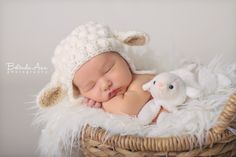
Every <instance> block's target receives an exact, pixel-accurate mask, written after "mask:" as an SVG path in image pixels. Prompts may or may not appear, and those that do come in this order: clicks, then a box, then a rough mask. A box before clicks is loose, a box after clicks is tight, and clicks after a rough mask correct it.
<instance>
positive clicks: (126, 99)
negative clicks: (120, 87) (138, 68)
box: [102, 74, 154, 116]
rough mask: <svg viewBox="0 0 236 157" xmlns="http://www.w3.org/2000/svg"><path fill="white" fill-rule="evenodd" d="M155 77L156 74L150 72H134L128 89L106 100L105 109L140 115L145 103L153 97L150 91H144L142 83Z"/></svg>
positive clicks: (112, 111)
mask: <svg viewBox="0 0 236 157" xmlns="http://www.w3.org/2000/svg"><path fill="white" fill-rule="evenodd" d="M153 77H154V75H149V74H134V75H133V80H132V82H131V83H130V85H129V87H128V89H127V91H126V92H125V93H124V94H122V95H117V96H115V97H114V98H112V99H111V100H109V101H107V102H104V103H103V104H102V106H103V109H104V110H105V111H107V112H111V113H118V114H128V115H130V116H136V115H138V113H139V111H140V110H141V109H142V107H143V105H144V104H145V103H146V102H147V101H148V100H149V99H150V98H151V95H150V93H149V92H145V91H143V89H142V85H143V84H144V83H146V82H148V81H150V80H151V79H152V78H153Z"/></svg>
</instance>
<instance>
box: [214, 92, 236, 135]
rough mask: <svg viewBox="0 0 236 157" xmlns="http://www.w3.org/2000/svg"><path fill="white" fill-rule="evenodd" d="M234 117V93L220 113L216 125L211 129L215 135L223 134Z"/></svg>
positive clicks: (235, 97) (235, 112)
mask: <svg viewBox="0 0 236 157" xmlns="http://www.w3.org/2000/svg"><path fill="white" fill-rule="evenodd" d="M235 117H236V92H234V93H233V94H232V95H231V96H230V97H229V99H228V101H227V102H226V103H225V106H224V110H223V111H222V112H221V114H220V116H219V118H218V121H217V125H216V126H215V127H213V128H212V130H213V131H214V132H216V133H223V132H224V131H225V130H226V129H227V127H228V126H229V125H230V123H231V122H232V121H233V120H234V119H235Z"/></svg>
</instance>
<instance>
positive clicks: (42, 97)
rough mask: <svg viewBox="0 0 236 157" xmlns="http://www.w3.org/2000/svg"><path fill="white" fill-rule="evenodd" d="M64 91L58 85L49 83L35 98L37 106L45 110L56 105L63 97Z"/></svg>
mask: <svg viewBox="0 0 236 157" xmlns="http://www.w3.org/2000/svg"><path fill="white" fill-rule="evenodd" d="M65 93H66V90H65V89H64V88H63V86H62V85H61V84H60V83H56V84H52V83H49V84H48V85H46V87H44V88H43V89H42V90H41V91H40V93H39V95H38V96H37V104H38V105H39V106H40V107H41V108H46V107H49V106H52V105H55V104H57V103H58V102H59V101H61V100H62V99H63V98H64V96H65Z"/></svg>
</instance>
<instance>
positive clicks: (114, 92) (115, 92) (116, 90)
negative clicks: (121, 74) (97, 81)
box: [108, 88, 121, 99]
mask: <svg viewBox="0 0 236 157" xmlns="http://www.w3.org/2000/svg"><path fill="white" fill-rule="evenodd" d="M120 90H121V89H120V88H117V89H114V90H112V91H111V92H109V94H108V97H109V99H111V98H113V97H114V96H116V95H117V94H118V93H119V92H120Z"/></svg>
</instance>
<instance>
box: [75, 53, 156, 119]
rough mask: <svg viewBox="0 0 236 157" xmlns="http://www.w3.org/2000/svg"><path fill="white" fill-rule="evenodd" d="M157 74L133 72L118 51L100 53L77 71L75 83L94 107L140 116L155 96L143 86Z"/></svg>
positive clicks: (87, 101)
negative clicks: (140, 112)
mask: <svg viewBox="0 0 236 157" xmlns="http://www.w3.org/2000/svg"><path fill="white" fill-rule="evenodd" d="M153 77H154V75H150V74H133V73H132V72H131V70H130V68H129V65H128V64H127V62H126V61H125V60H124V59H123V58H122V57H121V56H120V55H119V54H118V53H116V52H106V53H103V54H100V55H97V56H95V57H93V58H92V59H90V60H89V61H88V62H86V63H85V64H84V65H82V66H81V68H80V69H79V70H77V71H76V73H75V76H74V79H73V84H74V86H75V87H76V88H77V90H78V91H79V93H80V94H81V95H82V96H84V97H85V102H86V103H87V104H88V105H89V106H91V107H102V108H103V109H104V110H105V111H107V112H111V113H115V114H128V115H130V116H137V115H138V113H139V111H140V110H141V109H142V107H143V106H144V105H145V103H146V102H147V101H148V100H150V99H151V95H150V93H149V92H146V91H143V89H142V85H143V84H144V83H146V82H148V81H150V80H151V79H152V78H153Z"/></svg>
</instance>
